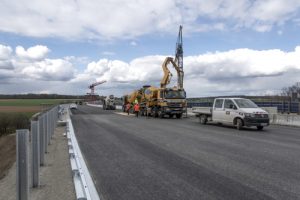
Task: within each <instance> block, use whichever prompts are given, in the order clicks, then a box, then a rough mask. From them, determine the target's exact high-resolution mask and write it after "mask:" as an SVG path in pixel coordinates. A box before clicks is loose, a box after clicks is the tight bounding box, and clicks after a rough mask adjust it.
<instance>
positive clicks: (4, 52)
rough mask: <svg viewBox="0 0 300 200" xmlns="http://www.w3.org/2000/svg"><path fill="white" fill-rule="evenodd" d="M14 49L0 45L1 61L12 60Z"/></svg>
mask: <svg viewBox="0 0 300 200" xmlns="http://www.w3.org/2000/svg"><path fill="white" fill-rule="evenodd" d="M11 53H12V48H11V47H10V46H4V45H1V44H0V60H7V59H9V58H10V56H11Z"/></svg>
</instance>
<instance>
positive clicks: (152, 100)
mask: <svg viewBox="0 0 300 200" xmlns="http://www.w3.org/2000/svg"><path fill="white" fill-rule="evenodd" d="M170 64H171V65H172V66H173V67H174V69H175V71H176V72H177V86H174V87H167V86H168V85H169V84H170V81H171V78H172V73H171V72H170V70H169V68H168V66H169V65H170ZM162 69H163V72H164V76H163V78H162V79H161V82H160V87H154V86H150V85H145V86H143V87H142V88H141V89H139V90H136V91H134V92H133V93H131V94H130V95H125V96H124V97H123V110H124V111H125V105H126V104H127V103H131V104H134V103H139V104H140V110H141V115H151V116H154V117H160V118H162V117H164V116H165V115H168V116H169V117H170V118H172V117H173V116H176V118H181V117H182V115H183V113H185V112H186V105H187V103H186V92H185V90H184V88H183V76H184V72H183V48H182V26H180V27H179V33H178V39H177V43H176V52H175V59H174V58H172V57H166V59H165V60H164V62H163V64H162Z"/></svg>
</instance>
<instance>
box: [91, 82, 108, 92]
mask: <svg viewBox="0 0 300 200" xmlns="http://www.w3.org/2000/svg"><path fill="white" fill-rule="evenodd" d="M105 82H106V81H99V82H96V83H93V84H92V85H90V86H89V89H91V93H88V94H89V95H95V87H96V86H97V85H100V84H102V83H105Z"/></svg>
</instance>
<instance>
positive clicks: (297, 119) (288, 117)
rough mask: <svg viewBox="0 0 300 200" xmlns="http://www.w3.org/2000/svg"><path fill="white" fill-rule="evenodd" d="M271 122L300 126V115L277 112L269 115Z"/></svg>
mask: <svg viewBox="0 0 300 200" xmlns="http://www.w3.org/2000/svg"><path fill="white" fill-rule="evenodd" d="M269 116H270V123H271V124H278V125H287V126H300V115H295V114H275V115H272V114H271V115H269Z"/></svg>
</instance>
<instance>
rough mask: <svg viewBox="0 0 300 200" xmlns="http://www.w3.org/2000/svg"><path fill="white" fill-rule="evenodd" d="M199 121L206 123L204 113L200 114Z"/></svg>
mask: <svg viewBox="0 0 300 200" xmlns="http://www.w3.org/2000/svg"><path fill="white" fill-rule="evenodd" d="M200 123H201V124H206V123H207V117H206V115H200Z"/></svg>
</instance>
